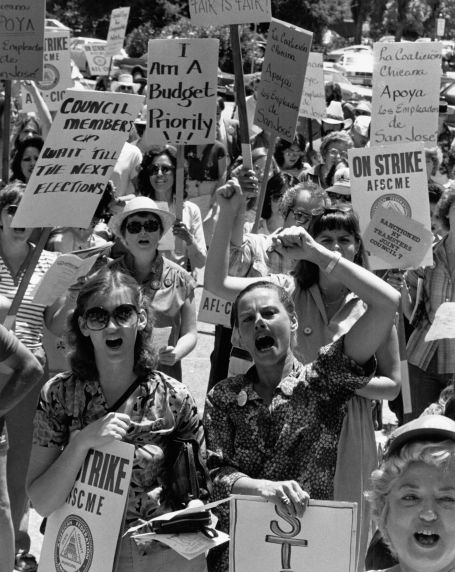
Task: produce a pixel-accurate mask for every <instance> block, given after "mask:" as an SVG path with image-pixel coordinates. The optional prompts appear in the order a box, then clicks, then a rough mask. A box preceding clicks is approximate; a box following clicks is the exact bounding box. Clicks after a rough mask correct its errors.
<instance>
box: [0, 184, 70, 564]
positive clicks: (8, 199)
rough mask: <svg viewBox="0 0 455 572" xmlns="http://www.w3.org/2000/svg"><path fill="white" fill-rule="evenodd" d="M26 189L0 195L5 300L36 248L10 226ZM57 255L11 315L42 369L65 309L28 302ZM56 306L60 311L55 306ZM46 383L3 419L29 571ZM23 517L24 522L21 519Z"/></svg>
mask: <svg viewBox="0 0 455 572" xmlns="http://www.w3.org/2000/svg"><path fill="white" fill-rule="evenodd" d="M24 189H25V185H24V184H23V183H21V182H16V183H11V184H10V185H7V186H6V187H5V188H3V189H2V190H1V191H0V294H2V295H3V296H5V297H6V298H7V299H8V300H9V301H10V302H11V301H12V300H13V298H14V296H15V294H16V292H17V289H18V287H19V284H20V283H21V281H22V279H23V277H24V274H25V271H26V269H27V267H28V264H29V260H30V257H31V256H32V254H33V251H34V249H35V246H34V244H33V243H32V242H30V234H31V229H25V228H12V227H11V222H12V220H13V217H14V215H15V214H16V210H17V207H18V205H19V203H20V202H21V200H22V197H23V194H24ZM55 258H56V254H54V253H51V252H48V251H46V250H44V251H43V252H42V253H41V255H40V257H39V259H38V263H37V265H36V267H35V269H34V271H33V274H32V276H31V277H30V282H29V285H28V287H27V289H26V292H25V295H24V298H23V300H22V302H21V304H20V306H19V309H18V311H17V315H16V322H15V333H16V336H17V338H18V339H19V340H20V341H21V342H22V343H23V344H24V345H25V346H26V347H27V348H28V349H29V350H30V351H31V352H32V353H33V354H34V355H35V357H36V358H37V359H38V360H39V361H40V363H41V364H42V365H44V364H45V363H46V355H45V351H44V349H43V330H44V325H46V326H47V327H48V328H49V329H50V330H51V331H53V333H55V334H57V335H59V334H61V333H62V330H63V324H64V319H65V312H66V311H67V307H66V306H65V305H63V306H61V305H60V303H59V302H56V303H55V304H54V305H53V306H47V307H46V306H43V305H40V304H35V303H34V302H33V289H34V287H35V286H36V285H37V284H38V283H39V281H40V280H41V278H42V277H43V276H44V274H45V273H46V272H47V271H48V270H49V268H50V267H51V265H52V264H53V262H54V260H55ZM59 306H60V308H59ZM46 379H47V369H45V373H44V376H43V379H42V381H41V383H38V384H37V385H36V387H35V389H34V390H32V391H31V392H30V393H29V394H28V395H27V396H26V397H25V398H24V399H23V400H22V401H21V402H20V403H19V404H18V405H17V406H16V407H14V408H13V409H12V410H11V411H10V412H9V413H8V414H7V416H6V425H7V429H8V435H9V441H10V448H9V451H8V461H7V468H8V487H9V491H10V499H11V513H12V517H13V524H14V531H15V538H16V564H15V565H16V568H18V569H19V570H22V569H27V570H30V569H32V570H33V569H34V568H36V566H37V564H36V560H35V558H34V556H32V555H31V554H29V550H30V544H31V540H30V536H29V534H28V532H27V526H28V519H27V518H26V515H27V511H28V500H27V496H26V493H25V472H26V470H27V464H28V459H29V455H30V449H31V445H32V432H33V415H34V409H35V407H36V400H37V398H38V393H39V390H40V388H41V385H42V383H43V382H44V381H45V380H46ZM24 515H25V518H24Z"/></svg>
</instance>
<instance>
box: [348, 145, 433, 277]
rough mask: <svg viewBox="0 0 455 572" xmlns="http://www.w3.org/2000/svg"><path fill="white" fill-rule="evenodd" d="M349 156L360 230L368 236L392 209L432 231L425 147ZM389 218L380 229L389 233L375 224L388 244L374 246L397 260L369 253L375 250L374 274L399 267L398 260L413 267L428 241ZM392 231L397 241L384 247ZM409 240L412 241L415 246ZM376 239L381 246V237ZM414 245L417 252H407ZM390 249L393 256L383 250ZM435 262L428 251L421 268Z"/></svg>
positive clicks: (392, 148)
mask: <svg viewBox="0 0 455 572" xmlns="http://www.w3.org/2000/svg"><path fill="white" fill-rule="evenodd" d="M348 155H349V169H350V174H351V196H352V207H353V209H354V211H355V212H356V213H357V214H358V216H359V222H360V230H361V232H362V234H363V235H364V234H365V232H366V230H367V228H368V226H369V225H370V221H371V220H372V219H373V218H374V217H375V215H376V212H377V211H378V209H380V208H382V209H385V210H386V213H387V212H388V211H389V210H391V211H394V212H396V213H399V214H400V215H402V216H404V217H408V218H410V219H413V220H414V221H416V222H418V223H420V225H421V227H422V228H425V229H426V230H428V231H431V221H430V204H429V199H428V184H427V172H426V168H425V153H424V147H423V144H422V143H408V144H400V145H396V144H395V145H386V146H381V147H371V148H369V149H350V150H349V152H348ZM380 212H381V213H382V211H380ZM388 218H390V217H387V216H386V215H384V216H381V218H380V220H381V221H382V220H384V221H385V222H384V223H381V224H385V225H386V226H387V229H386V228H381V225H376V227H375V228H378V232H379V231H380V232H381V233H382V236H383V238H384V240H379V242H380V243H381V244H380V245H375V244H373V246H378V247H379V246H380V248H381V249H382V250H383V252H384V253H385V254H390V255H393V256H392V258H390V256H384V255H383V256H377V254H376V255H375V254H374V252H375V249H374V248H373V249H370V250H372V256H370V258H369V263H370V268H371V270H380V269H387V268H395V267H396V266H397V264H395V262H394V261H393V259H395V260H397V261H398V260H401V258H404V259H405V260H407V261H408V262H409V263H410V264H411V263H414V261H415V256H417V253H418V249H419V247H421V246H422V245H423V244H424V242H425V240H426V238H425V237H424V236H423V234H422V233H420V232H415V229H414V227H413V226H412V225H411V226H408V227H407V225H403V224H402V221H396V222H394V221H392V220H389V221H388V222H387V220H388ZM389 232H391V233H392V234H391V237H392V238H393V240H392V241H389V242H385V241H387V240H388V239H387V234H388V233H389ZM376 234H377V233H376ZM397 235H398V236H397ZM401 235H402V236H403V237H405V236H406V237H407V238H406V240H401V238H400V236H401ZM414 235H416V236H417V235H418V240H415V241H414V240H413V239H412V237H413V236H414ZM409 238H410V239H412V240H411V241H410V242H409V241H408V239H409ZM374 240H375V241H377V236H376V237H375V238H374ZM389 243H390V244H389ZM397 246H398V247H399V249H398V250H397V249H396V247H397ZM409 246H410V247H411V250H412V252H411V251H409V250H408V247H409ZM389 247H390V252H388V253H386V252H385V250H384V249H385V248H389ZM403 249H404V250H403ZM376 252H377V251H376ZM400 253H401V254H402V255H404V256H402V257H401V258H400V257H399V256H398V255H399V254H400ZM417 257H418V256H417ZM432 262H433V257H432V251H431V248H429V249H428V250H427V251H426V253H425V256H424V257H423V259H421V260H420V264H421V265H422V266H428V265H430V264H432Z"/></svg>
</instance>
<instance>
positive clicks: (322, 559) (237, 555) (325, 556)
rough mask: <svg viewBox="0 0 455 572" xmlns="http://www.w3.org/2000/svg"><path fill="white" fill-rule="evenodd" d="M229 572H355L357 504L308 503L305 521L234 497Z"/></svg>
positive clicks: (270, 506)
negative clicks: (287, 571) (286, 571)
mask: <svg viewBox="0 0 455 572" xmlns="http://www.w3.org/2000/svg"><path fill="white" fill-rule="evenodd" d="M230 511H231V512H230V522H231V524H230V537H231V542H230V546H229V549H230V554H229V572H251V571H252V570H254V571H256V570H260V571H261V572H277V571H280V572H284V571H285V570H289V571H291V570H292V572H308V571H312V572H354V571H355V537H356V529H357V503H344V502H335V501H317V500H310V502H309V506H308V507H307V509H306V511H305V513H304V515H303V517H302V518H301V519H298V518H296V517H291V516H289V515H287V514H286V513H283V512H281V510H280V509H278V508H276V505H275V504H273V503H268V502H266V501H264V500H263V499H262V498H258V497H244V498H241V497H240V495H237V496H234V497H233V498H232V500H231V507H230Z"/></svg>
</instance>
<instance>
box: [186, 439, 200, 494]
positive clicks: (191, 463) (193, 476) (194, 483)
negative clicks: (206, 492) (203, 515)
mask: <svg viewBox="0 0 455 572" xmlns="http://www.w3.org/2000/svg"><path fill="white" fill-rule="evenodd" d="M185 447H186V451H187V461H188V476H189V479H190V486H191V492H192V495H193V498H198V497H199V483H198V480H197V472H196V462H195V460H194V449H193V444H192V443H191V441H190V442H189V443H186V444H185Z"/></svg>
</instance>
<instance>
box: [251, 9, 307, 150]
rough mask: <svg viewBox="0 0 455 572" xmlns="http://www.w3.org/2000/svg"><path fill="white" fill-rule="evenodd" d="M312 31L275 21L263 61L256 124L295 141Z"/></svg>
mask: <svg viewBox="0 0 455 572" xmlns="http://www.w3.org/2000/svg"><path fill="white" fill-rule="evenodd" d="M312 39H313V34H312V33H311V32H307V31H306V30H302V29H301V28H296V27H295V26H291V25H290V24H287V23H286V22H281V21H280V20H275V19H273V20H272V23H271V24H270V29H269V36H268V41H267V47H266V49H265V54H264V63H263V64H262V73H261V81H260V83H259V89H258V94H257V103H256V113H255V116H254V123H255V124H256V125H258V126H259V127H261V128H262V129H263V130H264V131H267V132H269V133H272V134H273V135H275V136H278V137H281V138H282V139H286V141H291V142H292V141H293V139H294V135H295V128H296V125H297V119H298V117H299V110H300V102H301V99H302V91H303V83H304V80H305V71H306V66H307V62H308V56H309V54H310V48H311V42H312Z"/></svg>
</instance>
